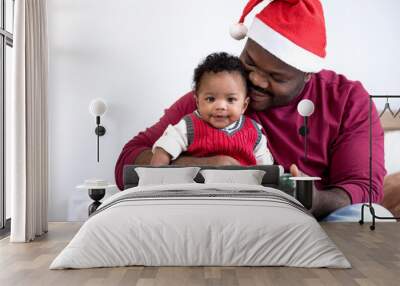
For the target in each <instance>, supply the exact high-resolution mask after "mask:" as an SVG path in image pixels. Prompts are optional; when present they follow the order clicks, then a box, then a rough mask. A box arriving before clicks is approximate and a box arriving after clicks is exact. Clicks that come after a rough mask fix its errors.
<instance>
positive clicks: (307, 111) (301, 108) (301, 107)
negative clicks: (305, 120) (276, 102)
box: [297, 99, 314, 116]
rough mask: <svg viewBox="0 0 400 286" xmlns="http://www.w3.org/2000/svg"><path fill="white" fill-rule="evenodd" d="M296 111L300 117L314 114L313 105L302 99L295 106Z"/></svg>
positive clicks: (309, 101)
mask: <svg viewBox="0 0 400 286" xmlns="http://www.w3.org/2000/svg"><path fill="white" fill-rule="evenodd" d="M297 111H298V112H299V114H300V115H301V116H310V115H311V114H313V113H314V103H313V102H312V101H311V100H309V99H303V100H301V101H300V102H299V104H298V105H297Z"/></svg>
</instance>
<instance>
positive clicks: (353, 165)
mask: <svg viewBox="0 0 400 286" xmlns="http://www.w3.org/2000/svg"><path fill="white" fill-rule="evenodd" d="M305 98H307V99H310V100H311V101H313V102H314V105H315V111H314V113H313V114H312V115H311V116H310V118H309V127H310V133H309V135H308V154H307V155H308V161H307V162H304V161H303V159H302V157H303V154H304V150H303V146H304V145H303V137H301V136H300V135H299V134H298V130H299V128H300V127H301V126H302V124H303V118H302V117H301V116H300V115H299V114H298V112H297V104H298V103H299V101H300V100H302V99H305ZM195 109H196V103H195V100H194V97H193V93H192V92H189V93H188V94H186V95H184V96H183V97H181V98H180V99H179V100H178V101H176V102H175V103H174V104H173V105H172V106H171V107H170V108H169V109H167V110H166V111H165V114H164V116H163V117H162V118H161V119H160V121H159V122H158V123H156V124H155V125H153V126H151V127H150V128H148V129H146V130H145V131H143V132H140V133H139V134H138V135H137V136H135V137H134V138H132V139H131V140H130V141H129V142H128V143H127V144H126V145H125V146H124V148H123V150H122V152H121V154H120V156H119V158H118V161H117V164H116V167H115V179H116V183H117V185H118V186H119V188H122V187H123V185H122V170H123V166H124V165H125V164H133V162H134V161H135V159H136V157H137V156H138V154H140V153H141V152H142V151H144V150H148V149H151V147H152V145H153V144H154V142H155V141H156V140H157V139H158V138H159V137H160V136H161V135H162V133H163V131H164V130H165V128H166V127H167V126H168V125H169V124H173V125H174V124H176V123H178V121H179V120H180V119H182V117H184V116H185V115H187V114H189V113H192V112H193V111H194V110H195ZM368 111H369V96H368V93H367V91H366V90H365V89H364V88H363V86H362V85H361V83H360V82H357V81H350V80H348V79H346V78H345V77H344V76H342V75H338V74H336V73H334V72H332V71H321V72H319V73H316V74H313V75H312V77H311V79H310V80H309V81H308V83H307V84H306V86H305V87H304V89H303V91H302V92H301V94H300V95H299V96H298V97H296V98H295V99H293V100H292V102H291V103H290V104H289V105H287V106H282V107H275V108H270V109H268V110H267V111H259V112H256V111H253V110H252V109H251V108H248V110H247V115H248V116H249V117H250V118H252V119H254V120H255V121H256V122H258V123H259V124H261V126H262V127H263V129H264V130H265V132H266V134H268V148H269V150H270V151H271V153H272V156H273V158H274V160H275V162H276V163H277V164H280V165H282V166H283V167H284V168H285V170H286V171H287V170H288V168H289V166H290V165H291V164H293V163H294V164H297V166H298V167H299V168H300V170H302V171H303V172H305V173H306V174H308V175H310V176H319V177H321V178H322V180H321V181H320V182H319V183H317V187H318V188H319V189H325V188H331V187H338V188H341V189H343V190H345V191H346V192H347V193H348V194H349V195H350V197H351V199H352V203H359V202H366V201H368V188H369V171H368V170H369V168H368V166H369V157H368V155H369V139H368V138H369V137H368V134H369V121H368ZM372 134H373V144H372V152H373V161H372V170H373V174H372V200H373V201H374V202H379V201H380V200H381V199H382V196H383V177H384V175H385V174H386V170H385V167H384V152H383V146H384V144H383V138H384V137H383V129H382V127H381V124H380V121H379V116H378V113H377V111H376V108H375V105H373V108H372Z"/></svg>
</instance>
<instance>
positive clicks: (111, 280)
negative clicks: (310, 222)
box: [0, 223, 400, 286]
mask: <svg viewBox="0 0 400 286" xmlns="http://www.w3.org/2000/svg"><path fill="white" fill-rule="evenodd" d="M80 226H81V224H80V223H50V225H49V233H48V234H46V235H45V236H43V237H41V238H39V239H38V240H35V241H34V242H32V243H27V244H25V243H13V244H11V243H9V239H8V238H5V239H3V240H1V241H0V285H1V286H8V285H10V286H11V285H12V286H17V285H30V286H31V285H32V286H34V285H40V286H42V285H43V286H44V285H57V286H61V285H68V286H75V285H79V286H80V285H83V286H89V285H96V286H98V285H136V286H155V285H157V286H162V285H166V286H179V285H199V286H200V285H201V286H206V285H207V286H209V285H229V286H235V285H238V286H248V285H249V286H250V285H255V286H262V285H290V286H292V285H307V286H308V285H309V286H314V285H346V286H351V285H361V286H371V285H377V286H379V285H382V286H390V285H396V286H398V285H400V224H399V223H378V224H377V228H376V230H375V231H370V230H369V224H365V225H363V226H360V225H358V224H357V223H324V224H322V227H323V228H324V229H325V231H326V232H327V233H328V235H329V236H330V237H331V239H332V240H333V241H334V242H335V243H336V244H337V246H338V247H339V248H340V249H341V250H342V251H343V253H344V254H345V256H346V257H347V258H348V259H349V261H350V262H351V264H352V266H353V268H352V269H348V270H343V269H306V268H289V267H120V268H100V269H85V270H49V269H48V267H49V265H50V263H51V261H52V260H53V259H54V258H55V257H56V255H57V254H58V253H59V252H60V251H61V250H62V249H63V248H64V247H65V246H66V244H67V243H68V242H69V241H70V240H71V238H72V237H73V236H74V234H75V233H76V232H77V231H78V229H79V227H80Z"/></svg>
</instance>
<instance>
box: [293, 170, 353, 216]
mask: <svg viewBox="0 0 400 286" xmlns="http://www.w3.org/2000/svg"><path fill="white" fill-rule="evenodd" d="M290 173H291V174H292V176H293V177H298V176H307V175H305V174H304V173H303V172H301V171H300V170H299V169H298V168H297V166H296V165H295V164H292V165H291V166H290ZM350 204H351V199H350V196H349V195H348V194H347V192H346V191H344V190H342V189H339V188H332V189H325V190H318V189H317V188H316V187H315V185H314V184H313V203H312V208H311V210H310V211H311V213H312V214H313V215H314V216H315V217H316V218H317V219H322V218H324V217H325V216H327V215H328V214H330V213H331V212H333V211H335V210H337V209H339V208H341V207H344V206H348V205H350Z"/></svg>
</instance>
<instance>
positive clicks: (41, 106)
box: [8, 0, 48, 242]
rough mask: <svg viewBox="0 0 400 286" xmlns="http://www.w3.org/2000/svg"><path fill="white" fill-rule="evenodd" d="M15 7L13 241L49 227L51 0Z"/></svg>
mask: <svg viewBox="0 0 400 286" xmlns="http://www.w3.org/2000/svg"><path fill="white" fill-rule="evenodd" d="M14 11H15V12H14V13H15V16H14V47H13V52H14V64H15V65H14V71H13V91H12V93H11V99H10V106H11V110H10V112H9V113H8V114H9V115H10V116H9V118H8V119H9V120H10V124H9V126H10V130H9V131H10V132H9V133H8V134H10V136H11V138H10V146H9V147H10V149H11V150H10V152H11V154H10V162H9V166H10V178H9V179H10V187H11V236H10V241H12V242H28V241H31V240H33V239H35V237H36V236H40V235H42V234H43V233H45V232H47V227H48V221H47V192H48V154H47V152H48V142H47V141H48V139H47V138H48V136H47V78H48V46H47V15H46V0H16V1H15V7H14Z"/></svg>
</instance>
